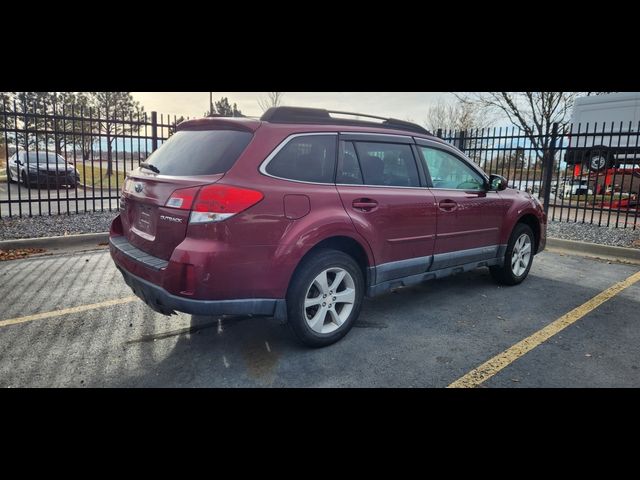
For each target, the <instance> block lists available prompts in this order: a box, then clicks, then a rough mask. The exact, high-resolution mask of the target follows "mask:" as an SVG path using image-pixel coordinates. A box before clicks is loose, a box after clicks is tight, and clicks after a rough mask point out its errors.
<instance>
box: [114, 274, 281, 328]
mask: <svg viewBox="0 0 640 480" xmlns="http://www.w3.org/2000/svg"><path fill="white" fill-rule="evenodd" d="M116 266H117V267H118V270H120V273H122V276H123V277H124V281H125V282H126V283H127V285H129V287H131V289H132V290H133V293H135V294H136V295H137V296H138V297H140V298H141V299H142V301H144V302H145V303H146V304H147V305H149V307H151V308H152V309H153V310H155V311H156V312H159V313H162V314H164V315H171V314H173V313H175V312H176V311H178V312H184V313H189V314H191V315H265V316H270V317H278V318H282V317H283V314H284V312H286V305H285V301H284V300H278V299H267V298H243V299H239V300H193V299H190V298H182V297H178V296H176V295H172V294H170V293H169V292H167V291H166V290H164V289H163V288H162V287H159V286H157V285H154V284H153V283H151V282H148V281H146V280H143V279H142V278H140V277H136V276H135V275H133V274H131V273H129V272H127V271H126V270H125V269H124V268H122V267H120V266H119V265H117V264H116Z"/></svg>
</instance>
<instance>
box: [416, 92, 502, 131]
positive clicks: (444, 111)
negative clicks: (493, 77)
mask: <svg viewBox="0 0 640 480" xmlns="http://www.w3.org/2000/svg"><path fill="white" fill-rule="evenodd" d="M489 123H490V122H489V121H488V120H487V119H486V117H483V116H482V115H481V112H480V109H479V108H478V107H477V106H476V105H474V104H473V103H471V102H460V101H459V102H457V103H447V102H444V101H442V100H438V102H437V103H435V104H434V105H431V106H430V107H429V109H428V110H427V119H426V121H425V124H426V125H427V128H428V129H429V130H431V131H432V132H436V131H437V130H438V129H442V130H451V131H457V132H459V131H468V130H472V129H476V128H482V127H486V126H488V124H489Z"/></svg>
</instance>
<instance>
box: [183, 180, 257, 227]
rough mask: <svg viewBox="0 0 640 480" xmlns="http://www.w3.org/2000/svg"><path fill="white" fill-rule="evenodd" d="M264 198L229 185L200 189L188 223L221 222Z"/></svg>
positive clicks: (247, 190) (250, 191)
mask: <svg viewBox="0 0 640 480" xmlns="http://www.w3.org/2000/svg"><path fill="white" fill-rule="evenodd" d="M263 198H264V195H263V194H262V193H261V192H258V191H256V190H249V189H246V188H239V187H232V186H229V185H208V186H206V187H202V189H201V190H200V193H198V196H197V198H196V199H195V201H194V202H193V208H192V211H191V217H190V218H189V223H211V222H221V221H222V220H226V219H227V218H229V217H232V216H234V215H235V214H237V213H240V212H243V211H244V210H246V209H247V208H249V207H252V206H253V205H255V204H256V203H258V202H259V201H260V200H262V199H263Z"/></svg>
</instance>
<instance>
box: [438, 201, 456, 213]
mask: <svg viewBox="0 0 640 480" xmlns="http://www.w3.org/2000/svg"><path fill="white" fill-rule="evenodd" d="M438 208H439V209H440V210H442V211H443V212H453V211H455V210H457V208H458V204H457V203H456V202H454V201H453V200H442V201H440V202H439V203H438Z"/></svg>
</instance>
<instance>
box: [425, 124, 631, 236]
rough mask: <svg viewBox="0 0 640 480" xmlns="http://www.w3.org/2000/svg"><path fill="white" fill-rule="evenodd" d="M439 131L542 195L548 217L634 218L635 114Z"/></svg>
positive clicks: (614, 223) (618, 223) (611, 223)
mask: <svg viewBox="0 0 640 480" xmlns="http://www.w3.org/2000/svg"><path fill="white" fill-rule="evenodd" d="M548 130H549V133H548V134H547V135H535V134H533V133H532V132H526V131H524V130H522V129H520V128H517V127H507V128H497V127H496V128H489V129H477V130H470V131H460V132H453V131H443V130H438V131H437V135H438V136H439V137H441V138H442V139H444V140H445V141H447V142H450V143H452V144H453V145H455V146H457V147H458V148H460V149H461V150H462V151H464V152H465V153H466V154H467V155H468V156H469V157H470V158H471V159H473V161H474V162H476V163H477V164H478V165H480V167H482V168H483V169H484V170H485V171H486V172H487V173H495V174H499V175H502V176H504V177H506V178H507V179H508V180H509V186H511V187H514V188H517V189H519V190H523V191H527V192H529V193H531V194H532V195H534V196H536V197H537V198H539V199H540V201H541V202H542V203H543V205H544V207H545V210H546V211H547V213H548V215H549V219H551V220H555V221H565V222H580V223H590V224H596V225H599V226H606V227H618V228H631V229H636V228H637V227H638V226H639V223H640V220H639V210H640V205H639V196H640V142H639V140H640V138H639V137H640V133H639V131H640V122H638V123H637V124H636V123H634V122H628V123H623V122H619V123H615V122H614V123H607V124H597V123H594V124H576V125H566V126H561V125H558V124H553V125H550V126H549V129H548Z"/></svg>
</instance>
